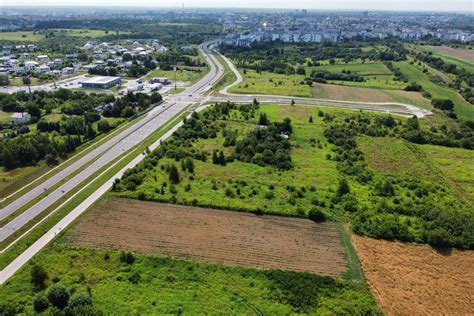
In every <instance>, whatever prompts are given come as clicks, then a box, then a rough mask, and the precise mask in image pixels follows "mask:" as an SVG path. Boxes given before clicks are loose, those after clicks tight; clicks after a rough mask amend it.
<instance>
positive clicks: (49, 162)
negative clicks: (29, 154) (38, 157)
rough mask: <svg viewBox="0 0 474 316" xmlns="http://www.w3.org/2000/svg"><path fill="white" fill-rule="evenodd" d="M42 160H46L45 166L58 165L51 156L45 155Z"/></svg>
mask: <svg viewBox="0 0 474 316" xmlns="http://www.w3.org/2000/svg"><path fill="white" fill-rule="evenodd" d="M44 158H45V159H46V164H47V165H48V166H56V165H57V164H58V161H57V160H56V158H54V156H53V155H52V154H47V155H46V156H45V157H44Z"/></svg>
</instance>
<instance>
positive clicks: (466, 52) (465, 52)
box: [423, 46, 474, 64]
mask: <svg viewBox="0 0 474 316" xmlns="http://www.w3.org/2000/svg"><path fill="white" fill-rule="evenodd" d="M423 47H426V48H428V49H429V50H432V51H436V52H439V53H442V54H444V55H450V56H452V57H455V58H458V59H462V60H464V61H467V62H468V63H471V64H474V51H473V50H471V49H463V48H452V47H448V46H423Z"/></svg>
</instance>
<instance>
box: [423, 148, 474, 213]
mask: <svg viewBox="0 0 474 316" xmlns="http://www.w3.org/2000/svg"><path fill="white" fill-rule="evenodd" d="M419 147H420V148H421V151H422V152H423V153H424V154H425V155H426V156H427V157H428V158H429V159H430V160H431V162H432V163H433V164H434V166H435V167H436V168H437V169H438V170H441V172H442V173H443V174H444V176H445V178H446V180H447V182H448V183H449V184H450V185H451V186H452V187H453V188H454V189H455V191H457V192H458V193H459V195H461V196H463V197H465V198H466V199H467V200H468V201H470V202H471V203H473V204H474V152H473V151H472V150H466V149H462V148H447V147H441V146H433V145H424V146H419Z"/></svg>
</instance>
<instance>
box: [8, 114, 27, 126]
mask: <svg viewBox="0 0 474 316" xmlns="http://www.w3.org/2000/svg"><path fill="white" fill-rule="evenodd" d="M29 120H31V115H30V114H28V113H27V112H15V113H13V114H12V115H11V116H10V122H11V123H12V124H24V123H28V121H29Z"/></svg>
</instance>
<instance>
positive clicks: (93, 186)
mask: <svg viewBox="0 0 474 316" xmlns="http://www.w3.org/2000/svg"><path fill="white" fill-rule="evenodd" d="M187 113H188V109H185V110H183V111H181V112H180V113H178V114H177V115H176V116H175V118H174V119H173V120H172V121H170V122H169V123H168V124H166V125H165V126H163V127H161V128H160V129H158V130H157V131H155V132H154V133H153V134H152V135H151V136H150V137H148V138H147V139H146V140H145V141H144V142H143V143H141V144H139V145H138V146H136V147H135V148H133V149H130V150H129V151H128V152H126V153H125V154H124V156H122V158H118V160H119V161H115V162H116V164H115V165H114V166H113V167H112V168H110V169H109V170H107V171H106V172H105V173H104V174H102V175H100V176H99V177H98V178H97V179H96V180H92V181H91V182H89V185H87V184H86V185H85V186H81V187H85V189H84V190H82V191H81V192H80V193H78V194H77V195H76V196H75V197H74V198H73V199H71V201H69V202H68V203H67V204H66V205H64V207H61V208H60V209H58V210H57V211H55V212H54V213H53V214H51V215H50V216H49V217H47V218H46V219H45V220H44V221H43V222H42V223H41V224H39V225H38V226H37V227H35V228H34V229H33V230H32V231H31V232H30V233H28V234H27V235H26V236H24V237H23V238H21V239H19V240H17V241H16V242H15V244H14V245H12V246H11V247H9V248H8V250H7V251H5V252H4V253H2V254H1V255H0V269H3V268H5V266H6V265H8V264H9V263H10V262H11V261H12V260H14V259H15V258H16V257H17V256H18V255H19V254H20V253H21V252H23V251H24V250H25V249H27V248H28V247H29V246H30V245H31V244H32V243H33V242H34V241H36V240H37V239H38V238H39V237H40V236H42V235H43V234H44V233H46V232H47V231H48V230H49V229H50V228H51V227H53V226H54V225H55V224H56V223H57V222H58V221H59V220H60V219H61V218H63V217H64V216H65V215H67V214H68V213H69V212H70V211H72V210H73V209H74V208H75V207H76V206H78V205H79V204H80V203H81V202H82V201H83V200H84V199H85V198H86V197H88V196H89V195H91V194H92V193H94V192H95V191H96V190H97V189H98V188H99V187H100V186H101V185H102V184H104V183H105V182H106V181H107V180H109V179H110V178H111V177H112V176H113V175H115V174H116V173H117V172H118V171H120V170H121V169H122V168H123V167H125V166H126V165H127V164H128V163H129V162H130V161H132V160H133V159H134V158H135V157H137V155H139V154H141V153H143V151H144V150H145V149H146V148H147V147H148V146H150V145H151V144H153V143H154V142H155V141H156V140H158V139H159V138H160V137H161V136H163V135H164V134H165V133H166V132H167V131H168V130H169V129H170V128H171V127H172V126H174V125H175V124H178V123H179V121H180V120H181V119H182V118H183V117H184V116H185V115H187ZM109 167H110V165H109ZM106 168H107V166H104V168H102V169H101V170H100V171H98V172H103V170H104V169H106ZM95 176H97V175H95ZM90 179H91V178H89V179H88V180H86V181H90ZM75 192H76V193H77V191H75ZM58 204H59V203H58ZM59 205H60V204H59ZM56 207H57V205H56ZM52 211H54V209H53V206H52V207H51V209H49V212H44V213H43V214H42V218H44V217H45V216H46V215H47V214H49V213H51V212H52ZM33 225H34V223H33V224H30V226H29V227H31V226H33ZM27 230H28V228H25V229H24V230H23V231H22V233H24V232H25V231H27ZM19 235H21V234H20V233H18V235H16V237H18V236H19ZM11 241H12V240H10V242H11ZM13 241H14V240H13ZM3 248H5V247H3Z"/></svg>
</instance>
